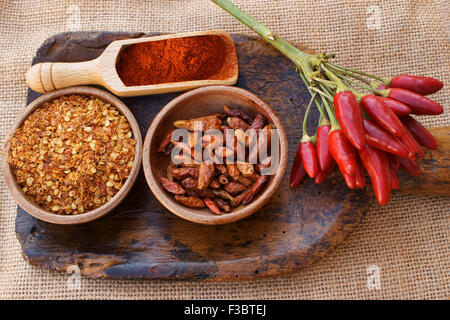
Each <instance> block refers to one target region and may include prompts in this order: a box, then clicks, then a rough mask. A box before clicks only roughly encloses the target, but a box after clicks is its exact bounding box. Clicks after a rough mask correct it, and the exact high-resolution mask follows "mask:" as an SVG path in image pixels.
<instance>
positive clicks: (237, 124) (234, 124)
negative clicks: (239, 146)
mask: <svg viewBox="0 0 450 320" xmlns="http://www.w3.org/2000/svg"><path fill="white" fill-rule="evenodd" d="M227 123H228V125H229V126H230V128H232V129H242V130H244V131H246V130H247V129H249V128H250V126H249V124H248V123H247V122H245V121H244V120H242V119H241V118H238V117H230V118H228V119H227Z"/></svg>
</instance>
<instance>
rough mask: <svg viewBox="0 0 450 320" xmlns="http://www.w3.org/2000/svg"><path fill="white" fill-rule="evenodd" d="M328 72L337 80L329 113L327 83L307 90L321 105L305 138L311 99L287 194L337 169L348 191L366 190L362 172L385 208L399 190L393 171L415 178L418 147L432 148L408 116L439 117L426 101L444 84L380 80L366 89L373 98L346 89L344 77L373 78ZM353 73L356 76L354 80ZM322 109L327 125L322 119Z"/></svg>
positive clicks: (433, 104) (328, 66)
mask: <svg viewBox="0 0 450 320" xmlns="http://www.w3.org/2000/svg"><path fill="white" fill-rule="evenodd" d="M330 69H333V70H334V71H335V72H336V73H334V74H333V75H331V74H329V75H330V78H331V79H333V78H334V77H336V78H337V79H334V81H335V83H337V84H338V85H336V90H334V94H333V96H332V102H333V106H334V108H331V107H330V105H329V103H328V101H329V100H331V94H332V92H333V91H332V90H330V86H328V87H327V86H326V85H327V84H328V85H330V83H327V82H324V81H322V82H323V85H319V87H320V89H318V90H314V89H313V90H311V91H320V93H322V94H321V98H322V99H321V100H322V101H321V102H322V103H320V102H318V101H316V102H317V106H318V108H319V111H320V113H321V121H320V123H319V126H318V128H317V132H316V134H315V135H314V136H313V137H310V136H308V134H307V133H306V121H307V118H308V114H309V111H310V110H309V109H310V107H311V104H312V103H313V101H315V98H316V93H313V96H312V99H311V102H310V104H309V106H308V108H307V111H306V113H305V118H304V122H303V137H302V139H301V141H300V145H299V148H298V151H297V154H296V156H295V160H294V164H293V167H292V171H291V179H290V184H291V188H295V187H296V186H298V184H299V183H300V182H301V181H302V180H303V179H304V178H305V176H306V175H308V176H310V177H311V178H313V179H315V182H316V183H318V184H320V183H322V182H323V181H324V180H325V179H326V178H327V176H328V175H329V174H330V173H331V172H332V171H333V169H334V168H335V166H336V164H337V167H338V168H339V171H340V172H341V174H342V176H343V177H344V180H345V182H346V184H347V186H348V187H349V188H351V189H355V188H362V187H364V186H365V174H364V168H365V169H366V170H367V172H368V173H369V177H370V179H371V181H372V187H373V190H374V192H375V196H376V198H377V200H378V202H379V203H380V205H386V204H387V203H388V202H389V199H390V195H391V190H392V189H398V188H399V186H400V180H399V178H398V175H397V170H398V169H402V170H404V171H406V172H408V173H409V174H411V175H413V176H417V175H420V174H421V171H420V167H419V165H418V164H417V160H418V159H420V158H422V157H423V156H424V152H423V150H422V147H425V148H427V149H436V148H437V144H436V140H435V139H434V138H433V136H432V135H431V133H430V132H429V131H428V130H427V129H425V128H424V127H423V126H422V125H421V124H420V123H419V122H418V121H417V120H416V119H414V118H413V117H411V116H410V114H415V115H438V114H441V113H442V112H443V108H442V106H441V105H439V104H438V103H436V102H434V101H433V100H430V99H428V98H426V97H425V95H428V94H432V93H435V92H437V91H439V90H440V89H441V88H442V87H443V84H442V82H440V81H439V80H436V79H433V78H429V77H417V76H411V75H399V76H396V77H394V78H392V79H382V80H383V83H381V84H379V83H377V82H372V83H370V86H368V87H367V88H366V89H369V90H371V91H373V93H374V94H364V93H361V92H359V91H357V90H356V89H355V88H354V87H353V86H350V85H349V84H350V83H354V84H356V82H354V80H352V79H350V78H347V76H350V77H351V76H352V75H353V76H356V79H357V80H360V81H361V82H362V83H364V82H366V83H367V82H368V80H366V79H364V78H362V77H360V75H361V74H362V75H365V76H369V77H372V78H373V77H374V76H371V75H368V74H365V73H362V72H359V71H355V70H349V69H345V68H342V67H339V66H336V65H333V64H329V63H326V66H325V71H326V72H329V70H330ZM352 71H353V72H354V73H352ZM356 72H357V73H359V74H360V75H357V74H356V75H355V73H356ZM341 75H342V76H341ZM377 79H380V78H378V77H377ZM362 86H363V88H364V87H365V85H362ZM374 87H376V89H374ZM323 106H325V108H326V110H327V113H328V116H329V118H330V121H328V120H327V118H326V117H325V113H324V111H323Z"/></svg>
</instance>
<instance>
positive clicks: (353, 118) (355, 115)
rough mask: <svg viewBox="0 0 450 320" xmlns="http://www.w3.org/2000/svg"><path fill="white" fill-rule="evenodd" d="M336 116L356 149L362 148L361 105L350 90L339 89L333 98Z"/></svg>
mask: <svg viewBox="0 0 450 320" xmlns="http://www.w3.org/2000/svg"><path fill="white" fill-rule="evenodd" d="M333 104H334V109H335V111H336V118H337V120H338V122H339V125H340V126H341V130H342V132H343V133H344V134H345V136H346V137H347V138H348V140H349V141H350V143H351V144H352V145H353V146H354V147H355V148H356V149H362V147H363V146H364V142H365V134H364V126H363V115H362V111H361V106H360V105H359V103H358V100H356V97H355V95H354V94H353V92H351V91H341V92H338V93H336V94H335V95H334V99H333Z"/></svg>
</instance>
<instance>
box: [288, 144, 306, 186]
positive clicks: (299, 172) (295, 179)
mask: <svg viewBox="0 0 450 320" xmlns="http://www.w3.org/2000/svg"><path fill="white" fill-rule="evenodd" d="M305 176H306V170H305V168H304V167H303V162H302V156H301V154H300V148H298V149H297V153H296V154H295V158H294V163H293V165H292V170H291V177H290V182H289V184H290V187H291V188H292V189H294V188H296V187H297V186H298V185H299V184H300V182H302V181H303V179H304V178H305Z"/></svg>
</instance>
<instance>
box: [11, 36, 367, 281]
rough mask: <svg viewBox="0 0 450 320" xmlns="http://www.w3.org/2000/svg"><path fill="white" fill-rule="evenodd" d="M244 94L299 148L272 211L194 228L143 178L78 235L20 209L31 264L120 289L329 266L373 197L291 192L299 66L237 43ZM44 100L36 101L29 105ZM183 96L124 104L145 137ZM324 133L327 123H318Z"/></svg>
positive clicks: (300, 101)
mask: <svg viewBox="0 0 450 320" xmlns="http://www.w3.org/2000/svg"><path fill="white" fill-rule="evenodd" d="M142 36H144V35H143V34H126V33H104V32H102V33H95V32H80V33H64V34H59V35H56V36H54V37H52V38H50V39H48V40H47V41H46V42H45V43H44V44H43V46H42V47H41V48H40V49H39V50H38V52H37V55H36V57H35V58H34V60H33V63H38V62H49V61H83V60H87V59H94V58H96V57H97V56H99V55H100V54H101V53H102V50H103V49H104V48H105V47H106V46H107V45H108V44H109V42H111V41H113V40H115V39H120V38H130V37H142ZM233 39H234V41H235V44H236V48H237V52H238V58H239V66H240V70H239V80H238V83H237V85H238V86H239V87H242V88H244V89H247V90H249V91H251V92H254V93H256V94H257V95H258V96H259V97H261V98H262V99H263V100H264V101H266V102H267V103H268V104H269V105H270V106H271V107H272V108H273V109H274V110H275V112H277V114H278V116H279V117H280V119H281V120H282V121H283V123H284V126H285V129H286V132H287V135H288V141H289V162H288V170H287V172H286V175H285V176H284V179H283V181H282V183H281V185H280V187H279V189H278V190H277V192H276V193H275V195H274V196H273V197H272V198H271V200H270V201H269V202H267V204H266V205H265V206H264V207H263V208H262V209H261V210H259V211H258V212H256V213H255V214H253V215H252V216H250V217H248V218H246V219H243V220H241V221H238V222H235V223H231V224H226V225H218V226H206V225H199V224H194V223H191V222H188V221H185V220H183V219H180V218H179V217H176V216H174V215H173V214H171V213H170V212H168V211H167V210H166V209H165V208H164V207H163V206H162V205H161V204H159V202H158V201H157V200H156V199H155V197H154V196H153V195H152V193H151V191H150V189H149V188H148V186H147V183H146V181H145V177H144V175H143V173H142V172H140V174H139V176H138V178H137V180H136V183H135V185H134V187H133V189H132V190H131V192H130V194H129V195H128V196H127V198H126V199H125V200H124V201H123V202H122V203H121V204H120V205H119V206H118V207H117V208H116V209H115V210H114V211H113V212H111V213H110V214H108V215H107V216H105V217H103V218H101V219H99V220H96V221H93V222H90V223H87V224H84V225H76V226H58V225H52V224H48V223H46V222H42V221H39V220H37V219H35V218H33V217H32V216H30V215H29V214H27V213H26V212H24V211H23V210H22V209H21V208H18V212H17V218H16V232H17V237H18V239H19V242H20V244H21V246H22V250H23V256H24V258H25V259H26V260H27V261H28V262H29V263H31V264H32V265H35V266H40V267H42V268H45V269H49V270H56V271H62V272H64V271H66V269H67V267H68V266H70V265H73V264H77V265H78V266H79V267H80V269H81V273H82V275H84V276H86V277H92V278H111V279H155V278H163V279H197V280H205V281H211V280H215V281H232V280H240V279H250V278H254V277H264V276H275V275H281V274H287V273H292V272H295V271H298V270H299V269H301V268H303V267H305V266H306V265H308V264H311V263H313V262H314V261H316V260H318V259H320V258H321V257H323V256H324V255H325V254H327V253H328V252H330V251H331V250H333V249H334V248H335V247H336V246H337V245H339V244H340V243H341V242H342V241H343V240H344V239H345V237H346V236H347V235H348V234H349V233H350V232H351V231H352V230H353V229H354V228H355V227H356V226H357V225H358V224H359V223H360V221H361V219H362V218H363V216H364V214H365V212H366V211H367V209H368V207H369V202H370V201H371V199H372V198H371V196H370V194H369V193H368V192H366V190H365V189H364V190H357V191H354V190H349V189H348V188H346V187H345V183H344V181H343V180H342V179H341V178H340V177H337V176H336V175H333V176H331V177H330V178H329V179H328V180H327V181H326V182H325V183H323V184H322V185H315V184H314V183H313V181H312V180H311V179H308V180H307V181H305V182H303V183H302V184H301V185H300V186H299V187H298V188H297V189H295V190H290V189H289V173H290V167H291V165H292V161H293V158H294V155H295V151H296V148H297V145H298V141H299V139H300V125H301V119H302V118H303V112H304V106H305V105H306V104H307V103H308V101H309V94H308V92H307V90H306V88H305V87H304V85H303V84H302V81H301V80H300V78H299V77H298V74H297V73H296V72H295V68H293V66H292V64H291V63H290V62H289V61H288V60H287V59H286V58H284V57H283V56H281V55H280V54H279V53H277V52H276V51H275V50H274V49H273V48H271V47H270V46H269V45H267V44H265V43H263V42H262V41H261V40H257V39H255V38H248V37H245V36H239V35H235V36H233ZM37 96H38V94H37V93H35V92H32V91H29V93H28V102H31V101H32V100H34V99H36V97H37ZM175 96H177V94H164V95H154V96H145V97H133V98H122V99H121V100H122V101H123V102H124V103H125V104H126V105H127V106H128V107H129V109H130V110H131V111H132V112H133V114H134V115H135V117H136V119H137V121H138V124H139V126H140V129H141V132H142V133H143V134H145V132H146V131H147V129H148V127H149V125H150V123H151V121H152V119H153V118H154V116H155V115H156V114H157V113H158V112H159V110H160V109H161V108H162V107H163V106H164V105H166V104H167V103H168V102H169V101H170V100H172V99H173V98H174V97H175ZM310 118H311V123H317V120H318V114H317V113H313V114H311V115H310Z"/></svg>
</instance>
